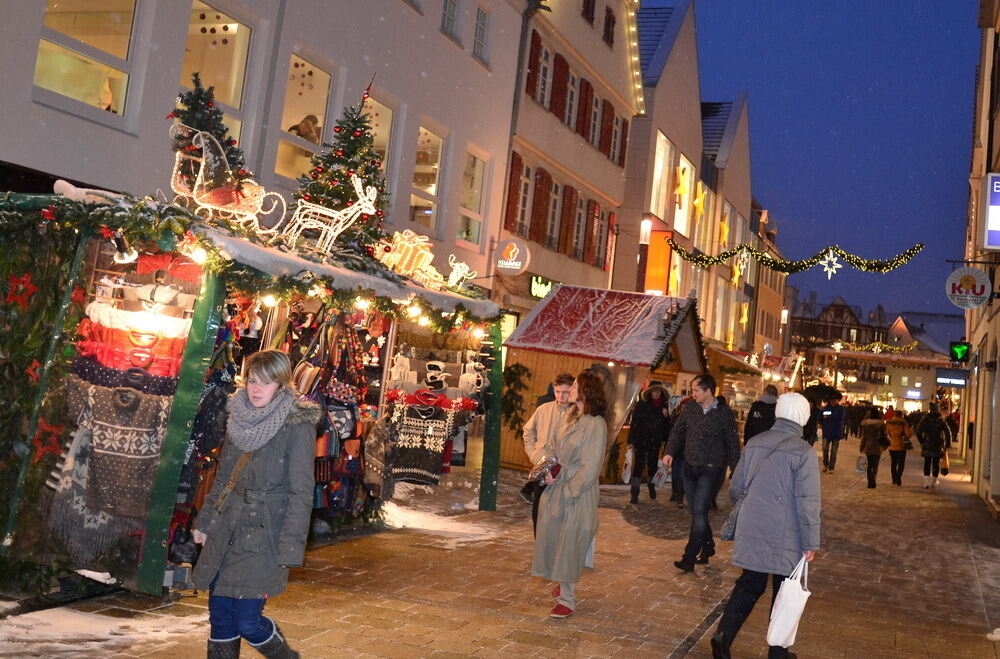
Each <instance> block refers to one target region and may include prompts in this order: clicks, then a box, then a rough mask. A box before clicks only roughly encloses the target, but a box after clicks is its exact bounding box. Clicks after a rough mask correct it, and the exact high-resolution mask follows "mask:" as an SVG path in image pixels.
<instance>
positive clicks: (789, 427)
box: [712, 393, 820, 658]
mask: <svg viewBox="0 0 1000 659" xmlns="http://www.w3.org/2000/svg"><path fill="white" fill-rule="evenodd" d="M809 412H810V410H809V401H807V400H806V399H805V397H804V396H802V395H801V394H795V393H789V394H784V395H782V396H781V397H779V398H778V404H777V407H776V409H775V416H776V419H775V422H774V426H773V427H772V428H771V429H770V430H767V431H765V432H762V433H761V434H759V435H757V436H756V437H754V439H753V442H751V443H750V444H749V445H748V446H747V447H746V450H745V451H744V452H743V458H742V459H741V460H740V463H739V465H738V466H737V467H736V473H735V474H733V479H732V482H731V483H730V485H729V496H730V498H732V500H733V502H734V503H735V502H736V501H739V500H740V499H741V498H742V499H743V504H742V507H741V508H740V513H739V517H738V518H737V520H736V536H735V540H734V543H733V565H735V566H736V567H740V568H743V574H742V575H741V576H740V577H739V578H738V579H737V580H736V585H735V586H734V587H733V592H732V594H731V595H730V596H729V603H728V604H727V605H726V610H725V612H724V613H723V614H722V619H721V620H719V626H718V627H717V628H716V631H715V635H714V636H713V637H712V656H713V657H715V658H719V657H722V658H725V657H729V656H730V653H729V648H730V646H731V645H732V643H733V639H735V638H736V634H737V633H738V632H739V630H740V627H742V626H743V623H744V621H745V620H746V619H747V617H748V616H749V615H750V612H751V611H752V610H753V607H754V604H756V603H757V600H758V599H759V598H760V596H761V595H762V594H764V591H765V590H766V589H767V581H768V577H770V578H771V581H772V583H773V593H772V597H771V603H772V605H773V604H774V596H776V595H777V594H778V588H779V587H780V586H781V582H782V580H783V579H785V577H786V576H787V575H789V574H791V572H792V571H793V570H794V569H795V566H796V565H797V564H798V562H799V560H800V559H801V558H802V557H803V555H804V556H805V559H806V562H809V561H811V560H812V559H813V556H814V555H815V553H816V550H817V549H819V511H820V497H819V490H820V488H819V465H818V464H817V460H816V454H815V453H814V452H813V450H812V448H811V447H810V446H809V444H807V443H806V442H804V441H802V426H804V425H805V423H806V422H807V421H808V420H809ZM767 656H768V657H769V658H775V657H789V656H792V655H790V654H789V652H788V649H787V648H782V647H771V648H770V650H769V652H768V655H767Z"/></svg>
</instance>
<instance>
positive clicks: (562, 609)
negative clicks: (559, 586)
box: [549, 604, 573, 620]
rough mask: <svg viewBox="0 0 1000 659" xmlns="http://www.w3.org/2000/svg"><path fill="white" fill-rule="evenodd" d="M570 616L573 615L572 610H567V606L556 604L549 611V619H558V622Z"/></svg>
mask: <svg viewBox="0 0 1000 659" xmlns="http://www.w3.org/2000/svg"><path fill="white" fill-rule="evenodd" d="M571 615H573V609H571V608H569V607H568V606H563V605H562V604H556V605H555V607H554V608H553V609H552V610H551V611H549V617H550V618H558V619H560V620H561V619H563V618H568V617H570V616H571Z"/></svg>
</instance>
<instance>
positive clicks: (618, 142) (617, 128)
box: [608, 114, 622, 162]
mask: <svg viewBox="0 0 1000 659" xmlns="http://www.w3.org/2000/svg"><path fill="white" fill-rule="evenodd" d="M621 148H622V118H621V117H619V116H618V115H617V114H616V115H615V118H614V121H612V123H611V155H610V156H608V157H609V158H611V162H618V156H619V155H620V153H621Z"/></svg>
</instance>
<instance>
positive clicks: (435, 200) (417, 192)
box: [390, 123, 448, 236]
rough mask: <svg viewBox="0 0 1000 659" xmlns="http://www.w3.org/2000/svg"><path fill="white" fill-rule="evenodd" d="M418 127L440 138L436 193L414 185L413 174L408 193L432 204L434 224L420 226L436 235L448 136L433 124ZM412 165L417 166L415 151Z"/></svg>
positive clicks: (439, 223)
mask: <svg viewBox="0 0 1000 659" xmlns="http://www.w3.org/2000/svg"><path fill="white" fill-rule="evenodd" d="M419 127H420V128H423V129H424V130H426V131H427V132H429V133H432V134H433V135H434V136H435V137H437V138H439V139H440V140H441V150H440V152H439V153H438V173H437V182H436V183H435V186H436V187H435V190H436V193H435V194H431V193H430V192H427V191H425V190H421V189H420V188H418V187H417V186H416V185H414V183H413V176H412V175H411V176H410V194H411V195H413V196H415V197H420V198H421V199H423V200H424V201H427V202H430V203H431V204H433V205H434V224H432V225H431V226H429V227H427V226H425V225H422V224H421V225H420V226H422V227H424V230H425V231H426V232H428V233H431V234H433V235H435V236H437V235H439V234H440V231H441V225H442V224H443V222H442V221H441V212H442V207H441V200H442V199H443V198H444V187H445V181H446V180H447V179H446V177H445V173H446V172H447V164H448V163H447V158H446V154H447V149H448V136H447V135H446V134H445V133H444V131H442V130H440V129H438V127H437V126H436V125H434V124H430V125H428V124H427V123H421V124H420V126H419ZM417 135H418V136H419V135H420V131H419V130H418V131H417ZM390 139H391V136H390ZM413 166H414V168H416V166H417V162H416V151H414V159H413ZM413 173H414V174H415V173H416V170H415V169H414V172H413Z"/></svg>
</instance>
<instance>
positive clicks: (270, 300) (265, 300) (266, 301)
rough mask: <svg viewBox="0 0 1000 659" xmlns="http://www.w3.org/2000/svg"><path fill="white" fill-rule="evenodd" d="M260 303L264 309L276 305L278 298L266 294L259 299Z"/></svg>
mask: <svg viewBox="0 0 1000 659" xmlns="http://www.w3.org/2000/svg"><path fill="white" fill-rule="evenodd" d="M260 303H261V304H263V305H264V306H265V307H273V306H274V305H276V304H278V298H276V297H274V296H273V295H271V294H270V293H268V294H267V295H265V296H264V297H262V298H261V299H260Z"/></svg>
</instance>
